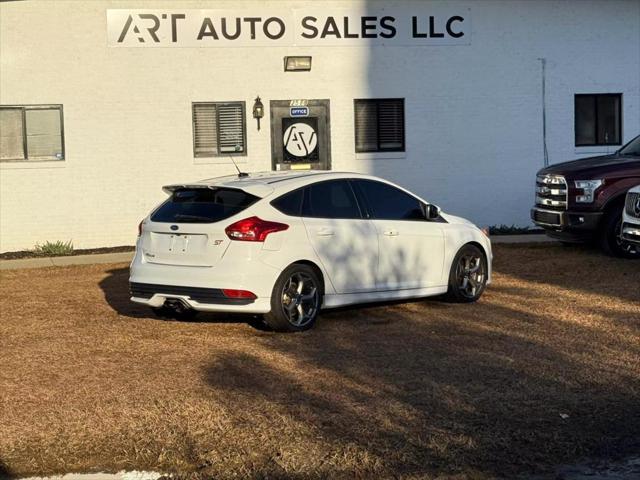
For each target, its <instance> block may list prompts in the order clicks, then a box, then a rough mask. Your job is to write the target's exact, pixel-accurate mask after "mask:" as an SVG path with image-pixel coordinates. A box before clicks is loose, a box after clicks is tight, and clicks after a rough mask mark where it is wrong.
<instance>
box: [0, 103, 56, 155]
mask: <svg viewBox="0 0 640 480" xmlns="http://www.w3.org/2000/svg"><path fill="white" fill-rule="evenodd" d="M62 125H63V123H62V105H11V106H4V105H3V106H0V161H2V162H25V161H45V160H64V135H63V126H62Z"/></svg>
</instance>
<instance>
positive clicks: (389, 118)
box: [378, 100, 404, 150]
mask: <svg viewBox="0 0 640 480" xmlns="http://www.w3.org/2000/svg"><path fill="white" fill-rule="evenodd" d="M378 125H379V133H378V136H379V142H380V145H379V147H380V150H401V149H402V148H403V147H404V105H403V102H402V100H380V101H379V102H378Z"/></svg>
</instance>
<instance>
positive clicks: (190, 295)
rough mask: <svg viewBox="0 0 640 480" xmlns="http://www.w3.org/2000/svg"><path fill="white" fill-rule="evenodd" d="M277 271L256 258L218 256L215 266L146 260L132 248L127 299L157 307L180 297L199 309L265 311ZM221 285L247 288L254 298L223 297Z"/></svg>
mask: <svg viewBox="0 0 640 480" xmlns="http://www.w3.org/2000/svg"><path fill="white" fill-rule="evenodd" d="M279 274H280V271H279V270H278V269H277V268H274V267H272V266H270V265H267V264H265V263H264V262H261V261H260V260H257V259H251V258H243V259H236V260H234V261H225V260H222V261H221V262H219V263H218V264H216V266H215V267H188V266H176V265H163V264H157V263H149V262H146V261H145V259H144V256H143V255H142V254H141V253H140V251H139V250H138V251H136V254H135V257H134V258H133V261H132V262H131V267H130V276H129V285H130V290H131V292H130V293H131V300H132V301H134V302H137V303H142V304H145V305H148V306H150V307H161V306H162V305H164V303H165V301H167V300H180V301H182V302H183V303H184V304H185V305H187V306H188V307H189V308H192V309H194V310H198V311H202V312H243V313H268V312H269V311H270V310H271V293H272V290H273V285H274V284H275V282H276V279H277V278H278V275H279ZM222 289H236V290H247V291H249V292H252V293H254V294H255V295H256V297H257V298H256V299H254V300H250V299H234V298H227V297H225V296H224V294H223V293H222Z"/></svg>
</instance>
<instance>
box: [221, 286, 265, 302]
mask: <svg viewBox="0 0 640 480" xmlns="http://www.w3.org/2000/svg"><path fill="white" fill-rule="evenodd" d="M222 293H223V294H224V296H225V297H227V298H244V299H250V300H255V299H256V298H258V297H256V294H255V293H253V292H250V291H248V290H235V289H233V288H223V289H222Z"/></svg>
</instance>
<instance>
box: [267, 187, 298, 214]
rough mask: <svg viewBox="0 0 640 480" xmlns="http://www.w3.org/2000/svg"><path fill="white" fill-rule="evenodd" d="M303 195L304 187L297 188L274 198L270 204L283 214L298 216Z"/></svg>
mask: <svg viewBox="0 0 640 480" xmlns="http://www.w3.org/2000/svg"><path fill="white" fill-rule="evenodd" d="M303 196H304V189H302V188H299V189H297V190H294V191H293V192H289V193H285V194H284V195H282V196H280V197H278V198H276V199H275V200H273V201H272V202H271V205H272V206H273V207H274V208H275V209H277V210H279V211H280V212H282V213H284V214H285V215H291V216H292V217H299V216H300V210H301V208H302V198H303Z"/></svg>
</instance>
